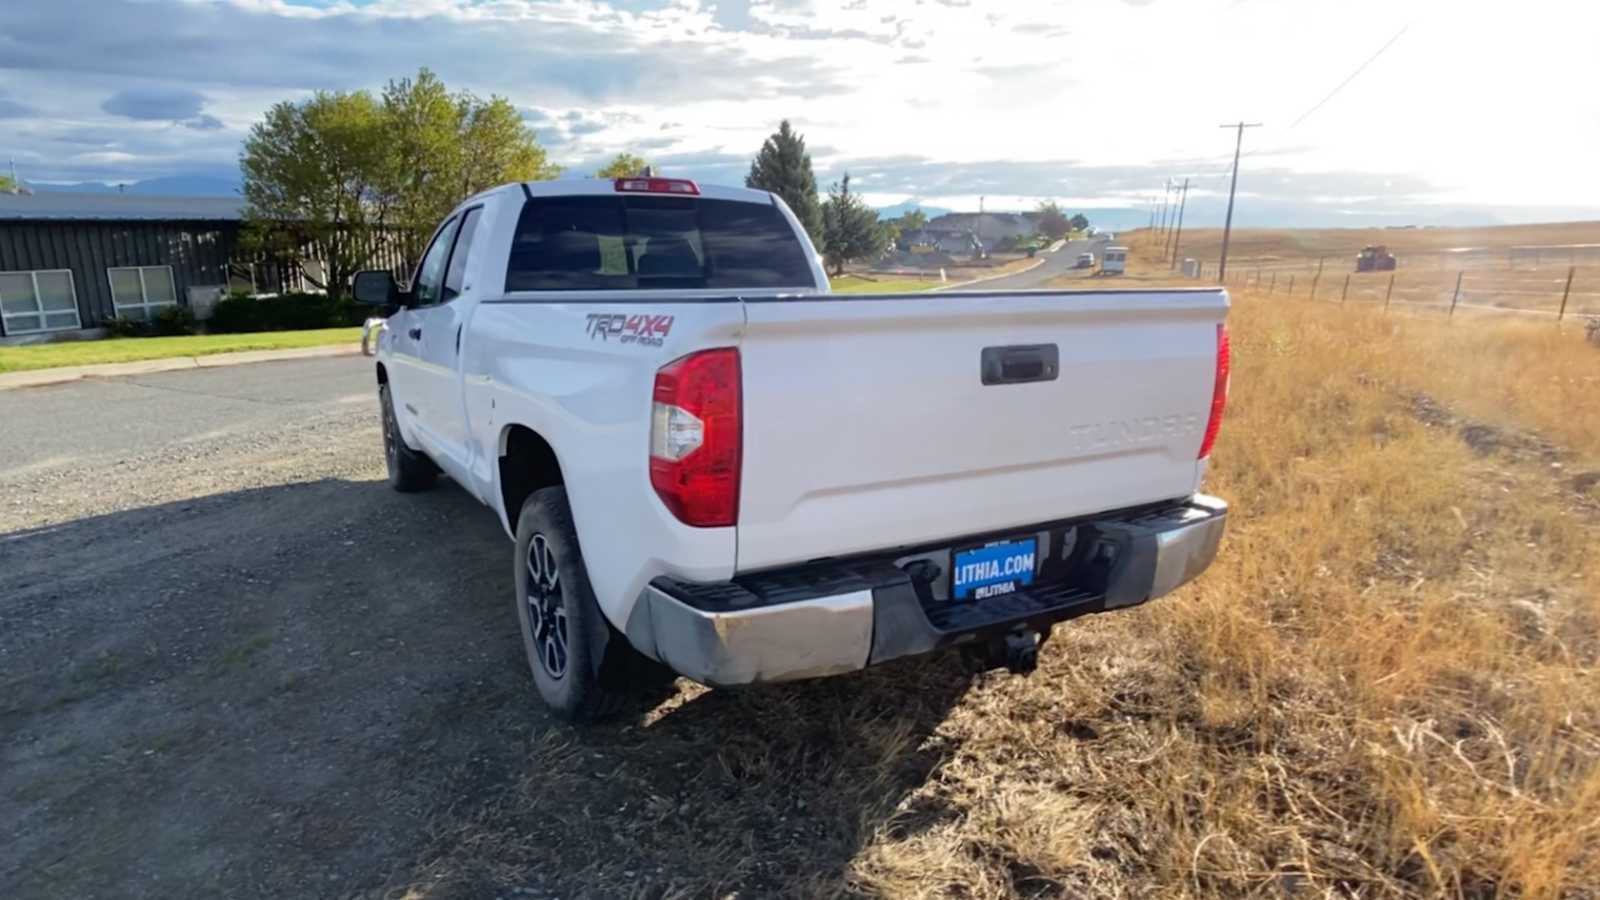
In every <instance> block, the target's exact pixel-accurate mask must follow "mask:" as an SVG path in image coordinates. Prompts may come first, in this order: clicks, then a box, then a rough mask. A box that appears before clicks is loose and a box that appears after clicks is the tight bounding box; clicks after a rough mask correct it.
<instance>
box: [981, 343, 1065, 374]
mask: <svg viewBox="0 0 1600 900" xmlns="http://www.w3.org/2000/svg"><path fill="white" fill-rule="evenodd" d="M979 372H980V374H981V376H982V379H983V383H984V384H1026V383H1028V382H1030V381H1055V380H1056V376H1057V375H1059V374H1060V373H1061V351H1060V349H1059V348H1058V347H1057V346H1056V345H1055V344H1024V345H1021V346H1014V347H985V348H983V353H982V354H981V358H980V360H979Z"/></svg>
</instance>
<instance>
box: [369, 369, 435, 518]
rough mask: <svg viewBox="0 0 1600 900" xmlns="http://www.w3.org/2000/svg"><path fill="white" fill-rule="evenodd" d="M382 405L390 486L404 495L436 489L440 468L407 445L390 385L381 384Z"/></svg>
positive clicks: (384, 444) (384, 454)
mask: <svg viewBox="0 0 1600 900" xmlns="http://www.w3.org/2000/svg"><path fill="white" fill-rule="evenodd" d="M378 405H379V406H380V407H382V412H383V461H384V465H385V466H387V467H388V469H389V486H390V487H392V488H394V489H395V490H397V491H399V492H400V493H402V494H411V493H415V492H417V491H425V490H427V489H428V488H430V487H433V482H434V480H435V479H436V478H438V476H439V469H438V467H437V466H435V465H434V464H433V460H431V459H429V458H428V457H427V456H426V455H425V454H422V453H418V452H417V451H415V450H413V449H411V448H410V447H407V446H406V441H405V438H402V437H401V436H400V421H399V420H398V419H396V418H395V415H394V398H393V397H392V396H391V395H390V393H389V385H388V384H387V383H385V384H380V385H378Z"/></svg>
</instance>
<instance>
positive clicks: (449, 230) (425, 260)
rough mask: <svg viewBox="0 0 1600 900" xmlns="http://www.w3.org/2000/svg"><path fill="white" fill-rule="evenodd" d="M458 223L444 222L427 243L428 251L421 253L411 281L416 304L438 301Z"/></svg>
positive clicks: (452, 220) (430, 304)
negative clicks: (431, 241)
mask: <svg viewBox="0 0 1600 900" xmlns="http://www.w3.org/2000/svg"><path fill="white" fill-rule="evenodd" d="M459 224H460V222H459V221H458V220H456V219H451V220H449V221H448V222H445V223H444V227H442V228H440V229H439V233H438V234H436V235H434V237H433V243H432V244H429V245H428V252H427V253H424V254H423V255H422V262H420V263H418V264H417V277H416V278H414V279H412V282H411V291H412V293H413V294H415V295H416V300H415V302H416V305H417V306H433V305H434V304H436V303H438V302H439V293H440V290H441V289H442V288H443V287H444V267H445V262H446V261H447V260H448V259H449V258H450V244H451V242H452V241H454V240H455V237H456V226H457V225H459Z"/></svg>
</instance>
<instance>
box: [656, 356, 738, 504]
mask: <svg viewBox="0 0 1600 900" xmlns="http://www.w3.org/2000/svg"><path fill="white" fill-rule="evenodd" d="M739 378H740V376H739V351H738V350H736V349H734V348H732V347H723V348H720V349H717V350H703V351H701V352H699V353H691V354H690V355H688V356H685V357H681V358H679V359H675V360H673V361H672V362H670V363H667V364H666V365H665V366H663V367H662V368H661V370H660V371H659V372H657V373H656V384H655V402H654V405H653V407H652V411H651V418H650V485H651V486H652V487H654V488H655V489H656V493H657V494H659V495H660V496H661V501H662V502H663V503H665V504H666V505H667V509H669V510H671V511H672V514H673V515H674V516H677V517H678V519H679V520H680V521H682V522H683V523H684V524H686V525H696V526H699V527H702V528H714V527H722V526H728V525H733V524H735V523H736V522H738V520H739V469H740V464H741V462H742V454H743V449H742V447H741V444H742V441H743V432H742V426H741V423H740V415H741V412H742V409H741V399H740V392H739V388H740V385H739Z"/></svg>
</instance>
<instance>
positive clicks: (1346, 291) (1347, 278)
mask: <svg viewBox="0 0 1600 900" xmlns="http://www.w3.org/2000/svg"><path fill="white" fill-rule="evenodd" d="M1349 299H1350V273H1349V272H1346V273H1345V275H1344V290H1343V291H1341V292H1340V293H1339V305H1341V306H1343V305H1344V302H1345V301H1346V300H1349Z"/></svg>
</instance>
